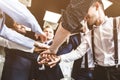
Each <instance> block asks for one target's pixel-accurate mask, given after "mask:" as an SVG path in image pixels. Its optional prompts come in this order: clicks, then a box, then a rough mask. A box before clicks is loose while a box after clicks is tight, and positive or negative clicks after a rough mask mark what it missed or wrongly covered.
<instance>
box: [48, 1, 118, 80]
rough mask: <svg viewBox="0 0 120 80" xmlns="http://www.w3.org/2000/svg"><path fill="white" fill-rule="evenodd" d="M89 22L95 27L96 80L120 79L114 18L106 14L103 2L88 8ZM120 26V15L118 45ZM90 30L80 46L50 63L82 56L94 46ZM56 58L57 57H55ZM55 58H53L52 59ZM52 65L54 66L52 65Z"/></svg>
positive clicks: (67, 60)
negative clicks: (116, 58)
mask: <svg viewBox="0 0 120 80" xmlns="http://www.w3.org/2000/svg"><path fill="white" fill-rule="evenodd" d="M85 20H86V21H87V24H88V25H89V28H90V26H92V27H94V29H93V31H94V42H93V44H94V52H95V62H96V65H97V66H96V68H95V74H94V78H95V80H120V66H119V65H120V54H119V51H120V50H119V48H118V56H117V57H118V63H116V61H115V58H114V56H115V47H116V46H114V37H113V35H114V34H113V28H114V26H113V18H108V17H106V16H105V13H104V8H103V5H102V3H101V2H98V1H96V2H94V3H93V4H92V5H91V6H90V8H89V9H88V13H87V15H86V17H85ZM119 27H120V17H116V28H117V30H118V31H117V34H118V36H117V38H118V43H117V44H118V46H120V44H119V41H120V38H119V34H120V31H119V29H120V28H119ZM91 34H92V32H91V31H90V32H89V33H88V34H87V35H86V36H85V37H84V40H83V41H82V43H81V44H80V45H79V46H78V48H77V49H76V50H74V51H72V52H70V53H68V54H65V55H61V56H58V57H56V60H55V61H52V62H50V63H48V64H49V65H55V64H54V63H56V62H58V61H60V60H61V61H65V62H69V61H73V60H76V59H78V58H80V57H82V56H83V55H84V54H85V53H86V51H87V50H88V49H89V48H91V49H92V48H93V47H92V42H91V41H92V40H91ZM54 58H55V57H54ZM52 60H53V59H52ZM51 67H52V66H51Z"/></svg>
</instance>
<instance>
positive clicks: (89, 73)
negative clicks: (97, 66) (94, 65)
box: [75, 68, 93, 80]
mask: <svg viewBox="0 0 120 80" xmlns="http://www.w3.org/2000/svg"><path fill="white" fill-rule="evenodd" d="M75 80H93V69H88V70H87V69H85V68H81V69H80V71H79V75H78V77H76V79H75Z"/></svg>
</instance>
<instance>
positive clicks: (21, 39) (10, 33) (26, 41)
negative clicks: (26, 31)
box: [0, 25, 35, 48]
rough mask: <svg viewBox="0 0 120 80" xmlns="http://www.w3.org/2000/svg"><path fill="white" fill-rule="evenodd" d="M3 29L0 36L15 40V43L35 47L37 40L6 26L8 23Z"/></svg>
mask: <svg viewBox="0 0 120 80" xmlns="http://www.w3.org/2000/svg"><path fill="white" fill-rule="evenodd" d="M3 26H4V27H2V29H1V31H0V36H2V37H4V38H5V39H8V40H10V41H13V42H15V43H18V44H20V45H23V46H25V47H27V48H33V46H34V44H35V41H34V40H32V39H30V38H28V37H25V36H23V35H22V34H20V33H18V32H16V31H14V30H12V29H10V28H8V27H6V25H3Z"/></svg>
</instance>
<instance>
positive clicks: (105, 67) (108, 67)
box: [96, 65, 120, 69]
mask: <svg viewBox="0 0 120 80" xmlns="http://www.w3.org/2000/svg"><path fill="white" fill-rule="evenodd" d="M96 67H98V68H104V69H115V68H120V65H118V66H117V67H116V66H100V65H97V66H96Z"/></svg>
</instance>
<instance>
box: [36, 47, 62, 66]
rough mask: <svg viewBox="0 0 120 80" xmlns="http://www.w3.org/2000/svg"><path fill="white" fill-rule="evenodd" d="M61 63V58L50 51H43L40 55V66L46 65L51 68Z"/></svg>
mask: <svg viewBox="0 0 120 80" xmlns="http://www.w3.org/2000/svg"><path fill="white" fill-rule="evenodd" d="M59 61H60V56H57V55H56V54H55V53H52V52H51V51H50V50H49V49H48V50H46V51H43V52H42V53H41V54H40V61H39V62H38V63H39V64H45V65H47V66H50V67H51V68H52V67H53V66H55V65H56V64H57V63H58V62H59Z"/></svg>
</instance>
